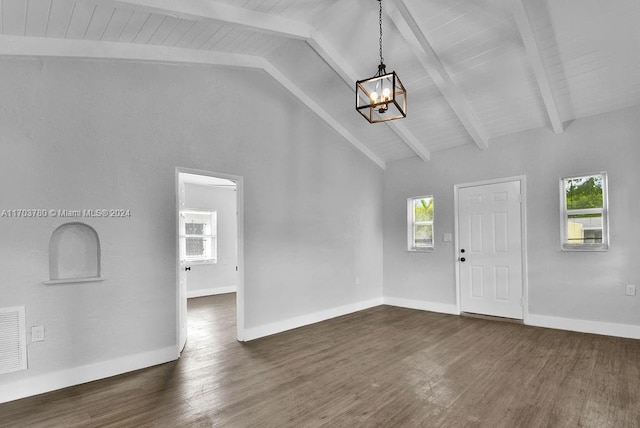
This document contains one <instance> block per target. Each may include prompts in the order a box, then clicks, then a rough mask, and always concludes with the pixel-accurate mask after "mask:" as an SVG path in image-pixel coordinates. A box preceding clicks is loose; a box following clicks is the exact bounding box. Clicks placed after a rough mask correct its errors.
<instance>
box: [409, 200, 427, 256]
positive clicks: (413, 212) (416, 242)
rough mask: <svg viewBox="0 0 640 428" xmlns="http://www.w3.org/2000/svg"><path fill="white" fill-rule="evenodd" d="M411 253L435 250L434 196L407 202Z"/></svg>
mask: <svg viewBox="0 0 640 428" xmlns="http://www.w3.org/2000/svg"><path fill="white" fill-rule="evenodd" d="M407 224H408V233H407V237H408V249H409V251H432V250H433V196H421V197H418V198H409V199H408V200H407Z"/></svg>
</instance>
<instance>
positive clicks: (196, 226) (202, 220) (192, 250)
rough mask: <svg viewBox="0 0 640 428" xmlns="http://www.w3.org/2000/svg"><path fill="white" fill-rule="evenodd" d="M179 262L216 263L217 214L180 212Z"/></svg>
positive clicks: (213, 212)
mask: <svg viewBox="0 0 640 428" xmlns="http://www.w3.org/2000/svg"><path fill="white" fill-rule="evenodd" d="M180 222H181V227H180V231H181V232H182V234H181V236H180V241H181V242H180V260H182V261H183V262H203V263H216V261H217V239H216V238H217V213H216V212H215V211H181V212H180Z"/></svg>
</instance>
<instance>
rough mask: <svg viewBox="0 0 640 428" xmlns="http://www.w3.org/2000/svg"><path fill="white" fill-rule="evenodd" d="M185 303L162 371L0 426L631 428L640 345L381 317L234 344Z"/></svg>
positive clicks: (406, 315) (220, 315) (215, 310)
mask: <svg viewBox="0 0 640 428" xmlns="http://www.w3.org/2000/svg"><path fill="white" fill-rule="evenodd" d="M234 299H235V296H234V295H224V296H217V297H205V298H199V299H192V300H190V301H189V342H188V344H187V347H186V349H185V352H184V353H183V357H182V358H181V359H180V360H179V361H178V362H174V363H169V364H164V365H162V366H158V367H153V368H150V369H146V370H140V371H137V372H134V373H130V374H125V375H121V376H117V377H114V378H110V379H106V380H102V381H97V382H92V383H89V384H85V385H80V386H76V387H72V388H67V389H64V390H61V391H57V392H52V393H48V394H43V395H40V396H37V397H31V398H27V399H24V400H19V401H15V402H11V403H6V404H2V405H0V426H2V427H72V426H83V427H105V426H109V427H211V426H221V427H317V426H326V427H359V426H363V427H373V426H379V427H510V428H512V427H616V428H619V427H640V341H636V340H628V339H618V338H610V337H603V336H596V335H587V334H579V333H570V332H563V331H557V330H548V329H541V328H533V327H527V326H523V325H517V324H510V323H501V322H496V321H489V320H482V319H473V318H465V317H457V316H450V315H442V314H435V313H430V312H423V311H415V310H410V309H401V308H394V307H389V306H380V307H376V308H373V309H369V310H366V311H362V312H359V313H356V314H351V315H347V316H344V317H340V318H336V319H333V320H330V321H326V322H323V323H320V324H316V325H313V326H308V327H304V328H300V329H297V330H294V331H290V332H287V333H283V334H279V335H275V336H271V337H268V338H264V339H260V340H256V341H253V342H250V343H247V344H240V343H238V342H236V341H235V308H234Z"/></svg>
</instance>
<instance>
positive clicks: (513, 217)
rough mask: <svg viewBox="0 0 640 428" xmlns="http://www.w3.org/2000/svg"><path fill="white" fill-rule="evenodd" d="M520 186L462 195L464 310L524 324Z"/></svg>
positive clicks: (460, 230)
mask: <svg viewBox="0 0 640 428" xmlns="http://www.w3.org/2000/svg"><path fill="white" fill-rule="evenodd" d="M521 226H522V225H521V208H520V181H510V182H506V183H496V184H488V185H482V186H472V187H463V188H460V189H458V244H459V245H458V248H459V251H460V254H458V269H459V279H460V309H461V310H462V312H472V313H478V314H485V315H493V316H500V317H507V318H517V319H522V316H523V310H522V230H521Z"/></svg>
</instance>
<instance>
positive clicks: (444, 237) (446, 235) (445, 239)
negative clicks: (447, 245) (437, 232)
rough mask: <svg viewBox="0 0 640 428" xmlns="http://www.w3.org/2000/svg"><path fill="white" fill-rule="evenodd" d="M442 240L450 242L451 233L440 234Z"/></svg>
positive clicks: (451, 239) (451, 238)
mask: <svg viewBox="0 0 640 428" xmlns="http://www.w3.org/2000/svg"><path fill="white" fill-rule="evenodd" d="M442 240H443V241H444V242H451V241H453V235H451V234H450V233H445V234H444V235H443V236H442Z"/></svg>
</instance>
